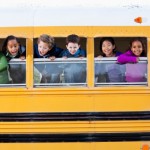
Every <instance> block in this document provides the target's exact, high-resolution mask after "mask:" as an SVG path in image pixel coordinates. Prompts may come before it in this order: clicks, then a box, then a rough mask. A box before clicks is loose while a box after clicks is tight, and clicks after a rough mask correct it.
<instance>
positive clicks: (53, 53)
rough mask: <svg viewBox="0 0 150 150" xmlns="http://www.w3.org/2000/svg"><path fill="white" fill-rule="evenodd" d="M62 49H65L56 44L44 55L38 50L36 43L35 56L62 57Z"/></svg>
mask: <svg viewBox="0 0 150 150" xmlns="http://www.w3.org/2000/svg"><path fill="white" fill-rule="evenodd" d="M62 51H63V49H62V48H59V47H56V45H54V47H53V48H52V49H51V50H50V51H48V52H47V53H46V54H45V55H44V56H41V55H40V54H39V51H38V44H35V45H34V58H48V57H51V56H55V57H57V58H59V57H62V56H61V52H62Z"/></svg>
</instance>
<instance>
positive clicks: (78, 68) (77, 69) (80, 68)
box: [62, 34, 86, 83]
mask: <svg viewBox="0 0 150 150" xmlns="http://www.w3.org/2000/svg"><path fill="white" fill-rule="evenodd" d="M66 48H67V49H66V50H64V51H63V52H62V57H63V58H64V59H67V58H81V59H82V58H84V57H86V51H85V50H83V49H81V48H80V38H79V36H78V35H75V34H71V35H69V36H68V37H67V38H66ZM85 74H86V65H85V64H78V65H77V64H72V65H68V66H66V67H65V82H66V83H83V82H85V80H86V75H85ZM82 76H83V78H82Z"/></svg>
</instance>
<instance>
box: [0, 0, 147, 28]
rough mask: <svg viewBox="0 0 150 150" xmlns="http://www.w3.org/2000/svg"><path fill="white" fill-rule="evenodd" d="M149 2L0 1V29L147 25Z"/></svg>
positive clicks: (114, 0) (117, 0) (113, 0)
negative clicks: (15, 27) (52, 26)
mask: <svg viewBox="0 0 150 150" xmlns="http://www.w3.org/2000/svg"><path fill="white" fill-rule="evenodd" d="M149 1H150V0H0V26H43V25H45V26H49V25H50V26H51V25H58V26H59V25H85V26H86V25H97V26H101V25H102V26H103V25H108V26H109V25H150V15H149V14H150V2H149ZM139 16H140V17H142V18H143V23H142V24H137V23H135V22H134V18H136V17H139Z"/></svg>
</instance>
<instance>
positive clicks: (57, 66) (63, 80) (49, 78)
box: [34, 58, 86, 86]
mask: <svg viewBox="0 0 150 150" xmlns="http://www.w3.org/2000/svg"><path fill="white" fill-rule="evenodd" d="M34 85H35V86H85V85H86V59H85V58H84V59H79V58H74V59H71V58H68V59H66V60H64V59H62V58H57V59H56V60H55V61H50V60H48V59H46V58H45V59H38V58H36V59H34Z"/></svg>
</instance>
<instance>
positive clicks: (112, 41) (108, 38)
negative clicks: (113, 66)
mask: <svg viewBox="0 0 150 150" xmlns="http://www.w3.org/2000/svg"><path fill="white" fill-rule="evenodd" d="M104 41H109V42H110V43H111V44H112V45H115V41H114V39H113V38H112V37H103V38H101V40H100V52H101V53H102V56H103V57H106V55H105V54H104V53H103V51H102V44H103V42H104ZM115 46H116V45H115ZM113 53H114V54H115V53H116V50H115V48H114V49H113Z"/></svg>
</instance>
